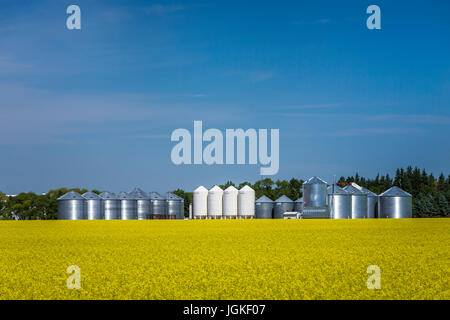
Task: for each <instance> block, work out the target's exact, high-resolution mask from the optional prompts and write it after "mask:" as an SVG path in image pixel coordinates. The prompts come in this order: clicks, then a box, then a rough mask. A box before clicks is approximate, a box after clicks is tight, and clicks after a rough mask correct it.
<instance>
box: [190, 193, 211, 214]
mask: <svg viewBox="0 0 450 320" xmlns="http://www.w3.org/2000/svg"><path fill="white" fill-rule="evenodd" d="M192 213H193V216H194V219H206V217H207V215H208V189H206V188H205V187H203V186H200V187H198V188H197V189H195V190H194V194H193V204H192Z"/></svg>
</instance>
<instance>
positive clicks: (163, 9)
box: [145, 3, 186, 16]
mask: <svg viewBox="0 0 450 320" xmlns="http://www.w3.org/2000/svg"><path fill="white" fill-rule="evenodd" d="M185 8H186V7H185V6H184V5H179V4H170V5H165V4H160V3H158V4H153V5H151V6H150V7H148V8H146V9H145V12H146V13H147V14H154V15H158V16H164V15H167V14H170V13H174V12H178V11H182V10H184V9H185Z"/></svg>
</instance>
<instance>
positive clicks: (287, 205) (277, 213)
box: [273, 195, 294, 219]
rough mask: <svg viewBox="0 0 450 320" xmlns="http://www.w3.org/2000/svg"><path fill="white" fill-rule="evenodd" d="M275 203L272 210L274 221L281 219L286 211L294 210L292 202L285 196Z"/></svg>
mask: <svg viewBox="0 0 450 320" xmlns="http://www.w3.org/2000/svg"><path fill="white" fill-rule="evenodd" d="M274 202H275V207H274V210H273V218H274V219H283V217H284V216H283V214H284V213H285V212H286V211H292V210H293V209H294V201H292V200H291V199H289V198H288V197H286V196H284V195H283V196H281V197H279V198H278V199H277V200H275V201H274Z"/></svg>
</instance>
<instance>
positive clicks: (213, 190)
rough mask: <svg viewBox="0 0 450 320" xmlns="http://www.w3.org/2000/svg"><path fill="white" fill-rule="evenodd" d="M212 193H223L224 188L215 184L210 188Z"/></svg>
mask: <svg viewBox="0 0 450 320" xmlns="http://www.w3.org/2000/svg"><path fill="white" fill-rule="evenodd" d="M209 192H210V193H223V190H222V189H221V188H220V187H219V186H214V187H212V188H211V189H209Z"/></svg>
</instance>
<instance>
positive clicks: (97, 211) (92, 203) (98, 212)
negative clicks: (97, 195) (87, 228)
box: [84, 199, 104, 220]
mask: <svg viewBox="0 0 450 320" xmlns="http://www.w3.org/2000/svg"><path fill="white" fill-rule="evenodd" d="M84 205H85V214H86V218H87V219H88V220H101V219H104V214H103V205H102V200H101V199H87V200H85V201H84Z"/></svg>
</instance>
